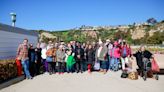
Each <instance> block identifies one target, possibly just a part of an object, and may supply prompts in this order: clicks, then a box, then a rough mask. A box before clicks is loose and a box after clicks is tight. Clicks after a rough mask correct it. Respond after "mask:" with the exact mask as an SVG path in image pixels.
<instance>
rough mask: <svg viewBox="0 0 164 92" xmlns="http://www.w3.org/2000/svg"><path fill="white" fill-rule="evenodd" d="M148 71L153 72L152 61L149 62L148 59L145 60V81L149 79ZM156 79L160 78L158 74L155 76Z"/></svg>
mask: <svg viewBox="0 0 164 92" xmlns="http://www.w3.org/2000/svg"><path fill="white" fill-rule="evenodd" d="M148 71H151V61H150V60H148V59H147V58H143V70H142V72H143V80H144V81H146V79H147V77H148V75H147V74H148ZM155 79H156V80H158V79H159V76H158V74H157V73H156V74H155Z"/></svg>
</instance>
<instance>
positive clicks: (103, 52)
mask: <svg viewBox="0 0 164 92" xmlns="http://www.w3.org/2000/svg"><path fill="white" fill-rule="evenodd" d="M95 59H96V62H99V63H100V72H103V73H104V74H105V73H106V72H107V47H106V46H105V45H104V44H103V42H102V41H101V39H99V47H98V49H97V50H96V54H95Z"/></svg>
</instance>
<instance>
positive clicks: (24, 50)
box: [17, 39, 32, 79]
mask: <svg viewBox="0 0 164 92" xmlns="http://www.w3.org/2000/svg"><path fill="white" fill-rule="evenodd" d="M17 57H18V59H19V60H21V64H22V67H23V69H24V73H25V76H26V78H27V79H32V77H31V75H30V72H29V58H28V39H24V40H23V43H22V44H20V45H19V47H18V50H17Z"/></svg>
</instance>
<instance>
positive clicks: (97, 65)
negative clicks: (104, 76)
mask: <svg viewBox="0 0 164 92" xmlns="http://www.w3.org/2000/svg"><path fill="white" fill-rule="evenodd" d="M94 69H95V70H100V63H99V62H95V65H94Z"/></svg>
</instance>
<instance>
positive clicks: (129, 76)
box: [128, 72, 138, 80]
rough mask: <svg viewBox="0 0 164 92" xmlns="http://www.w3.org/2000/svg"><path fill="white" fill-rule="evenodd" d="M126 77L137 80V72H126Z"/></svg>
mask: <svg viewBox="0 0 164 92" xmlns="http://www.w3.org/2000/svg"><path fill="white" fill-rule="evenodd" d="M128 78H129V79H131V80H137V79H138V73H137V72H131V73H129V74H128Z"/></svg>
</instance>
